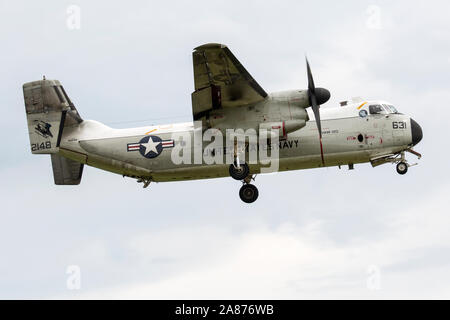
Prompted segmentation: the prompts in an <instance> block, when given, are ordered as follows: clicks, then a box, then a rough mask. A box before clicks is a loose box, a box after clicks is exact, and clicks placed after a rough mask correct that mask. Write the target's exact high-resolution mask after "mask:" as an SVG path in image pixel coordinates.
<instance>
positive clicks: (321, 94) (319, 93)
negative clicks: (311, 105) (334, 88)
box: [315, 88, 331, 104]
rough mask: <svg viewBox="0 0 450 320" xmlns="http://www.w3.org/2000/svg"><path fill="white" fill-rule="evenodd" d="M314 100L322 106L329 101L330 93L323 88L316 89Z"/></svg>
mask: <svg viewBox="0 0 450 320" xmlns="http://www.w3.org/2000/svg"><path fill="white" fill-rule="evenodd" d="M315 91H316V99H317V103H318V104H324V103H325V102H327V101H328V100H330V96H331V95H330V91H328V90H327V89H325V88H316V90H315Z"/></svg>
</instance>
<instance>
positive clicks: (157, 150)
mask: <svg viewBox="0 0 450 320" xmlns="http://www.w3.org/2000/svg"><path fill="white" fill-rule="evenodd" d="M174 145H175V141H174V140H172V139H170V140H162V139H161V138H160V137H158V136H145V137H143V138H142V139H141V140H140V141H139V142H138V143H128V144H127V151H128V152H130V151H139V153H140V154H141V155H142V156H143V157H145V158H150V159H151V158H156V157H157V156H159V155H160V154H161V152H162V151H163V149H166V148H173V147H174Z"/></svg>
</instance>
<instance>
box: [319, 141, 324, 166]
mask: <svg viewBox="0 0 450 320" xmlns="http://www.w3.org/2000/svg"><path fill="white" fill-rule="evenodd" d="M319 141H320V156H321V157H322V164H323V165H324V166H325V160H324V158H323V145H322V138H319Z"/></svg>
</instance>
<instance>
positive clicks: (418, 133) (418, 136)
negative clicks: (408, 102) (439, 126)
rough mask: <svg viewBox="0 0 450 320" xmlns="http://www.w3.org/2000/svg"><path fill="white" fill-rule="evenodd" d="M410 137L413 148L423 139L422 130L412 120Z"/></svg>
mask: <svg viewBox="0 0 450 320" xmlns="http://www.w3.org/2000/svg"><path fill="white" fill-rule="evenodd" d="M411 136H412V143H413V145H414V146H415V145H416V144H418V143H419V142H420V140H422V137H423V134H422V128H421V127H420V126H419V124H418V123H417V122H415V121H414V120H413V119H411Z"/></svg>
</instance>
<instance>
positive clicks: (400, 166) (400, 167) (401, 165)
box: [397, 162, 408, 174]
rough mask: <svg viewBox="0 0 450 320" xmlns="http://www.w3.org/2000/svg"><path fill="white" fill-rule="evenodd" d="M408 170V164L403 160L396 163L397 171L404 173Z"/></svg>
mask: <svg viewBox="0 0 450 320" xmlns="http://www.w3.org/2000/svg"><path fill="white" fill-rule="evenodd" d="M407 172H408V165H407V164H406V163H404V162H399V163H397V173H398V174H405V173H407Z"/></svg>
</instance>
